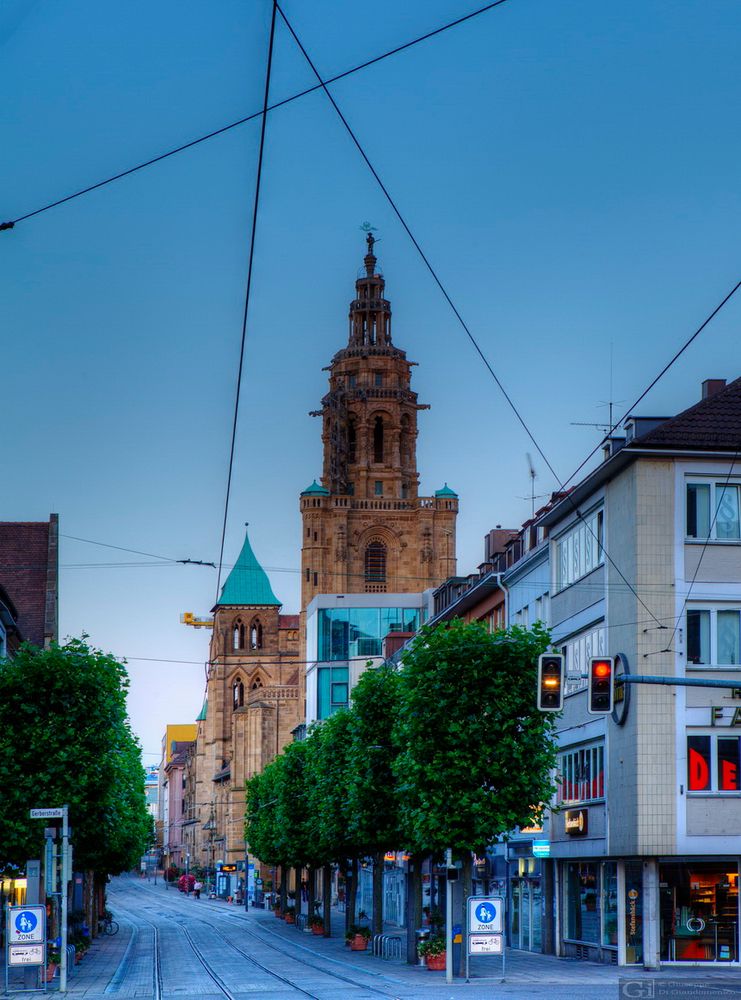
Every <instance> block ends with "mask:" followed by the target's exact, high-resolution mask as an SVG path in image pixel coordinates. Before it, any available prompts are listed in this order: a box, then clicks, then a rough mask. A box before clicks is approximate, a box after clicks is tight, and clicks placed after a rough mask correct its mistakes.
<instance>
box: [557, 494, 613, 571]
mask: <svg viewBox="0 0 741 1000" xmlns="http://www.w3.org/2000/svg"><path fill="white" fill-rule="evenodd" d="M604 531H605V524H604V511H603V510H598V511H594V512H593V513H591V514H588V515H586V516H585V517H584V518H582V519H581V520H580V521H578V522H577V523H576V524H575V525H574V526H573V527H572V528H571V529H570V530H569V531H567V532H566V533H565V534H564V535H562V536H561V537H560V538H559V539H558V540H557V541H556V590H563V589H564V587H568V586H570V585H571V584H572V583H575V582H576V581H577V580H580V579H581V577H583V576H586V575H587V573H591V572H592V570H594V569H596V568H597V567H598V566H601V565H602V563H603V562H604V561H605V553H604Z"/></svg>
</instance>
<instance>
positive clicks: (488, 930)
mask: <svg viewBox="0 0 741 1000" xmlns="http://www.w3.org/2000/svg"><path fill="white" fill-rule="evenodd" d="M503 912H504V900H503V899H502V897H501V896H471V897H469V900H468V933H469V934H501V933H502V913H503Z"/></svg>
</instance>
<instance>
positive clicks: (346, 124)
mask: <svg viewBox="0 0 741 1000" xmlns="http://www.w3.org/2000/svg"><path fill="white" fill-rule="evenodd" d="M276 2H277V0H276ZM277 7H278V11H279V12H280V15H281V18H282V20H283V22H284V24H285V25H286V27H287V28H288V30H289V32H290V34H291V35H292V37H293V39H294V41H295V42H296V45H297V46H298V48H299V50H300V51H301V53H302V55H303V56H304V58H305V59H306V62H307V63H308V65H309V67H310V68H311V71H312V72H313V73H314V75H315V76H316V78H317V80H318V81H319V83H320V84H321V87H322V90H323V92H324V94H325V95H326V97H327V99H328V100H329V102H330V103H331V105H332V107H333V108H334V110H335V112H336V113H337V115H338V117H339V119H340V121H341V122H342V124H343V125H344V127H345V129H346V131H347V132H348V134H349V136H350V138H351V139H352V141H353V143H354V144H355V147H356V148H357V150H358V152H359V153H360V155H361V156H362V158H363V160H364V161H365V163H366V165H367V166H368V169H369V170H370V172H371V173H372V175H373V177H374V179H375V180H376V182H377V184H378V186H379V187H380V189H381V191H382V192H383V194H384V197H385V198H386V200H387V202H388V203H389V205H390V206H391V209H392V210H393V212H394V214H395V215H396V217H397V219H398V220H399V222H400V223H401V225H402V227H403V228H404V230H405V232H406V234H407V236H408V237H409V239H410V240H411V242H412V244H413V245H414V247H415V249H416V250H417V252H418V254H419V256H420V258H421V259H422V261H423V263H424V264H425V266H426V267H427V270H428V271H429V272H430V274H431V276H432V278H433V280H434V282H435V284H436V285H437V287H438V288H439V289H440V291H441V293H442V295H443V297H444V298H445V301H446V302H447V303H448V305H449V306H450V308H451V310H452V311H453V314H454V315H455V317H456V319H457V320H458V323H459V324H460V326H461V328H462V329H463V331H464V332H465V334H466V336H467V337H468V339H469V340H470V342H471V344H472V345H473V347H474V349H475V350H476V353H477V354H478V355H479V357H480V358H481V360H482V362H483V363H484V365H485V366H486V369H487V371H488V372H489V374H490V375H491V377H492V378H493V380H494V382H495V384H496V385H497V387H498V388H499V390H500V392H501V393H502V395H503V396H504V398H505V400H506V401H507V403H508V405H509V407H510V409H511V410H512V412H513V413H514V415H515V417H516V418H517V420H518V422H519V423H520V425H521V426H522V428H523V430H524V431H525V433H526V434H527V436H528V437H529V439H530V441H531V442H532V444H533V446H534V447H535V449H536V450H537V452H538V454H539V455H540V456H541V458H542V459H543V461H544V462H545V464H546V465H547V466H548V469H549V470H550V472H551V474H552V475H553V478H554V479H555V480H556V482H557V483H559V485H560V484H561V481H560V479H559V477H558V475H557V473H556V471H555V469H554V468H553V466H552V465H551V463H550V461H549V460H548V458H547V456H546V454H545V452H544V451H543V449H542V448H541V446H540V444H539V442H538V441H537V439H536V438H535V436H534V435H533V433H532V431H531V430H530V428H529V426H528V424H527V423H526V421H525V419H524V417H523V416H522V414H521V413H520V411H519V409H518V408H517V406H516V405H515V402H514V400H513V399H512V398H511V396H510V395H509V393H508V392H507V391H506V389H505V388H504V386H503V385H502V383H501V381H500V380H499V378H498V377H497V375H496V373H495V371H494V369H493V367H492V365H491V364H490V362H489V360H488V358H487V357H486V355H485V354H484V352H483V350H482V349H481V347H480V346H479V344H478V341H477V340H476V338H475V337H474V335H473V334H472V333H471V330H470V328H469V327H468V324H467V323H466V322H465V320H464V319H463V316H462V315H461V313H460V312H459V310H458V308H457V307H456V305H455V303H454V302H453V300H452V298H451V297H450V295H449V294H448V291H447V289H446V288H445V286H444V285H443V283H442V281H441V280H440V278H439V276H438V274H437V272H436V270H435V268H434V267H433V266H432V264H431V263H430V260H429V258H428V257H427V255H426V254H425V252H424V251H423V250H422V247H421V246H420V244H419V242H418V241H417V239H416V237H415V236H414V234H413V233H412V231H411V229H410V228H409V225H408V224H407V222H406V220H405V218H404V216H403V215H402V214H401V211H400V210H399V208H398V206H397V204H396V202H395V201H394V199H393V198H392V196H391V194H390V193H389V190H388V188H387V187H386V185H385V184H384V183H383V181H382V180H381V177H380V175H379V174H378V171H377V170H376V168H375V167H374V166H373V164H372V163H371V161H370V159H369V157H368V155H367V153H366V152H365V150H364V148H363V146H362V145H361V143H360V140H359V139H358V137H357V136H356V135H355V132H354V131H353V129H352V127H351V125H350V124H349V122H348V121H347V119H346V118H345V116H344V114H343V113H342V111H341V109H340V107H339V105H338V104H337V102H336V101H335V99H334V97H333V96H332V94H331V92H330V90H329V88H328V86H327V84H326V82H325V81H323V80H322V76H321V74H320V73H319V70H318V69H317V68H316V66H315V65H314V62H313V60H312V59H311V56H310V55H309V54H308V52H307V51H306V49H305V48H304V46H303V44H302V42H301V40H300V39H299V37H298V35H297V34H296V32H295V31H294V29H293V26H292V25H291V22H290V21H289V20H288V18H287V17H286V15H285V12H284V11H283V8H282V7H281V6H280V4H277ZM561 488H562V487H561ZM565 499H566V500H567V501H569V495H568V493H566V495H565ZM570 502H571V505H572V507H573V510H574V512H575V514H576V516H577V518H578V519H579V520H580V521H581V522H582V524H584V526H585V528H586V529H587V531H589V532H590V533H591V534H592V535H593V537H594V539H595V541H596V542H597V544H600V541H599V539H598V538H597V535H596V534H595V532H594V531H593V530H592V528H591V527H590V525H589V523H588V521H587V520H586V518H584V516H583V515H582V513H581V511H580V510H579V509H578V507H577V505H576V504H575V503H574V501H573V500H571V501H570ZM602 550H603V551H604V553H605V557H606V558H607V560H608V561H609V563H610V565H611V566H612V567H613V569H614V570H615V572H616V573H617V574H618V576H619V577H620V578H621V579H622V580H623V581H624V582H625V583H626V584H627V585H628V587H629V588H630V590H631V591H632V592H633V595H634V597H635V599H636V600H637V601H638V603H639V604H640V605H641V606H642V607H643V608H644V609H645V610H646V612H647V613H648V614H649V615H651V616H652V617H653V618H654V619H655V621H656V624H657V625H660V622H659V619H658V618H656V616H655V615H654V613H653V611H652V610H651V608H649V607H648V605H647V604H646V603H645V601H644V600H643V599H642V598H641V596H640V594H639V593H638V591H637V590H636V589H635V588H634V587H633V586H631V585H630V584H629V583H628V581H627V579H626V578H625V575H624V574H623V572H622V570H621V569H620V567H619V566H618V565H617V563H616V562H615V560H614V559H613V558H612V556H611V555H610V553H609V552H608V551H607V549H606V547H605V546H604V544H603V545H602Z"/></svg>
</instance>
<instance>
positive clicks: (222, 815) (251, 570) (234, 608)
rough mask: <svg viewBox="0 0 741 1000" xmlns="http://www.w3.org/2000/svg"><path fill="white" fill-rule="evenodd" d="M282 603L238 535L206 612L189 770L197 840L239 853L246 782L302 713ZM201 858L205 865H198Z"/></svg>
mask: <svg viewBox="0 0 741 1000" xmlns="http://www.w3.org/2000/svg"><path fill="white" fill-rule="evenodd" d="M280 609H281V603H280V601H279V600H278V598H277V597H276V596H275V594H274V593H273V589H272V587H271V585H270V581H269V579H268V577H267V574H266V573H265V570H264V569H263V568H262V566H261V565H260V563H259V562H258V561H257V558H256V557H255V554H254V552H253V550H252V546H251V545H250V540H249V536H248V535H247V533H245V539H244V544H243V546H242V551H241V552H240V554H239V558H238V559H237V562H236V563H235V564H234V567H233V568H232V571H231V573H230V574H229V576H228V577H227V579H226V582H225V584H224V586H223V588H222V591H221V596H220V597H219V600H218V602H217V604H216V606H215V607H214V608H213V609H212V610H213V615H214V627H213V634H212V638H211V650H210V661H209V665H208V680H207V688H206V706H205V718H204V719H202V720H201V721H200V722H199V730H198V732H199V737H198V745H197V761H196V773H197V782H198V786H199V787H198V793H197V800H198V812H199V819H200V822H201V825H202V829H207V830H209V833H213V834H215V836H207V835H206V834H203V836H202V850H203V845H204V844H206V843H208V844H210V845H212V846H213V853H215V855H216V857H218V858H223V860H225V861H227V860H229V861H232V862H234V861H235V860H238V859H243V858H244V804H245V793H244V786H245V781H246V780H247V779H248V778H251V777H252V776H253V775H254V774H257V773H258V772H260V771H262V770H263V769H264V768H265V766H266V765H267V764H269V763H270V761H271V760H272V759H273V758H274V757H275V756H276V755H277V754H279V753H280V751H281V750H282V749H283V747H284V746H285V745H286V744H287V743H290V742H291V740H292V738H293V737H292V731H293V730H294V729H295V728H296V726H297V725H298V724H299V722H301V721H302V719H303V717H304V705H303V691H302V688H301V686H300V685H299V667H298V660H299V658H300V656H299V635H298V628H299V616H298V615H282V614H281V613H280ZM205 863H208V862H205Z"/></svg>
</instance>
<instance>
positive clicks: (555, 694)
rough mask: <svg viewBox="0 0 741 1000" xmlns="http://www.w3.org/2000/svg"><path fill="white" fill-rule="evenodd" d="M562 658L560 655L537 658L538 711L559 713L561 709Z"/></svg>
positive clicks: (545, 654) (548, 654)
mask: <svg viewBox="0 0 741 1000" xmlns="http://www.w3.org/2000/svg"><path fill="white" fill-rule="evenodd" d="M563 677H564V658H563V654H562V653H543V654H542V655H541V656H540V657H538V709H539V710H540V711H541V712H560V711H561V710H562V708H563Z"/></svg>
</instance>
